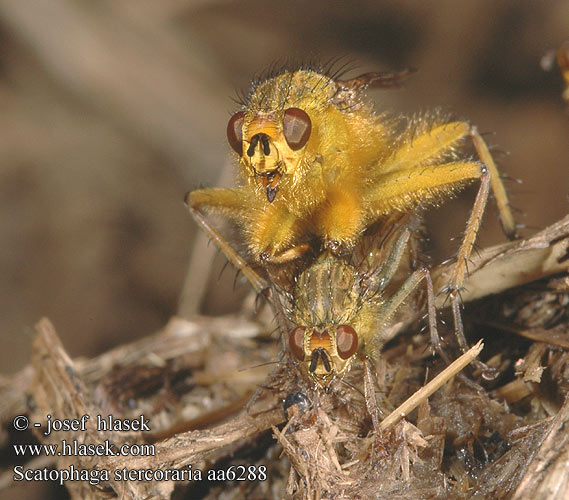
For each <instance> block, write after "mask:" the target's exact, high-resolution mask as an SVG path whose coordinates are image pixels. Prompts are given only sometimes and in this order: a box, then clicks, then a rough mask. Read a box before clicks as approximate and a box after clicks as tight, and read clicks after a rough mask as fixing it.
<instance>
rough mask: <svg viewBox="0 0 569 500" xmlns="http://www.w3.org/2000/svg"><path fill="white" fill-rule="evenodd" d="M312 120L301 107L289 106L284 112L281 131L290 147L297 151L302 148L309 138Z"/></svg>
mask: <svg viewBox="0 0 569 500" xmlns="http://www.w3.org/2000/svg"><path fill="white" fill-rule="evenodd" d="M311 130H312V122H311V121H310V117H309V116H308V115H307V114H306V112H304V111H302V109H298V108H289V109H287V110H286V111H285V113H284V119H283V133H284V136H285V139H286V142H287V144H288V145H289V147H290V149H292V150H293V151H297V150H299V149H300V148H302V147H303V146H304V145H305V144H306V143H307V142H308V139H309V138H310V132H311Z"/></svg>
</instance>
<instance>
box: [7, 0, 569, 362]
mask: <svg viewBox="0 0 569 500" xmlns="http://www.w3.org/2000/svg"><path fill="white" fill-rule="evenodd" d="M566 38H569V2H553V1H552V2H534V1H529V0H527V1H525V0H515V1H510V2H495V1H492V0H484V1H475V2H454V1H451V0H446V1H440V2H420V1H408V2H404V1H401V0H384V1H377V0H373V1H372V0H367V1H354V2H340V1H332V0H322V1H316V0H313V1H300V0H291V1H285V2H267V1H261V0H241V1H233V2H232V1H223V0H220V1H208V0H107V1H103V0H98V1H96V2H94V1H92V0H28V1H26V2H18V1H14V0H0V109H1V113H0V206H1V211H2V217H1V219H0V235H1V237H2V252H1V257H0V266H1V267H0V272H1V276H2V287H1V296H0V304H1V305H0V308H1V309H0V311H1V318H2V325H1V326H2V329H1V335H2V341H3V342H2V346H3V348H2V349H1V352H0V366H1V367H2V372H3V373H10V372H14V371H16V370H17V369H19V368H21V367H22V366H24V364H25V363H26V362H27V360H28V356H29V347H30V340H31V336H32V333H33V325H34V323H35V322H36V321H37V320H38V319H39V318H40V316H42V315H47V316H49V317H50V318H51V319H52V320H53V322H54V324H55V326H56V328H57V329H58V332H59V334H60V335H61V337H62V339H63V341H64V344H65V346H66V347H67V349H68V350H69V352H70V353H71V354H72V355H74V356H76V355H94V354H97V353H100V352H102V351H104V350H106V349H107V348H109V347H110V346H113V345H116V344H118V343H120V342H125V341H129V340H133V339H136V338H140V337H142V336H144V335H146V334H148V333H150V332H152V331H154V330H155V329H157V328H159V327H160V326H161V325H163V324H164V323H165V322H166V321H167V319H168V318H169V316H170V315H172V314H175V313H176V311H177V309H178V303H179V297H180V296H181V293H182V289H183V286H184V281H185V276H186V273H187V271H188V268H189V263H190V260H191V255H192V252H191V250H192V245H193V239H194V237H195V236H196V234H197V229H196V226H195V224H194V223H193V221H192V220H191V218H190V217H189V216H188V214H187V212H186V210H185V207H184V204H183V196H184V193H185V192H186V191H188V190H190V189H194V188H196V187H199V186H201V185H219V184H220V183H222V182H223V183H225V184H229V183H231V176H232V166H231V165H230V164H229V161H228V159H229V147H228V146H227V144H226V140H225V127H226V123H227V120H228V118H229V117H230V115H231V112H232V111H234V110H235V104H234V103H233V102H232V100H231V98H232V97H235V96H236V91H237V90H244V89H246V88H247V85H248V82H249V80H250V79H251V77H252V76H254V75H255V74H256V73H259V72H260V71H262V70H263V69H264V68H266V67H267V66H268V65H270V64H271V63H273V62H274V61H279V60H281V61H282V60H288V59H292V60H305V59H314V58H315V57H316V58H320V59H322V60H328V59H330V58H332V57H335V56H346V60H353V61H355V62H356V63H357V64H358V65H359V72H364V71H370V70H388V69H402V68H404V67H409V66H412V67H416V68H418V69H419V72H418V73H417V74H416V75H415V76H414V77H413V78H412V79H410V80H409V81H408V83H407V84H406V86H405V88H404V89H402V90H393V91H391V90H390V91H382V92H379V91H375V92H373V93H371V94H370V95H371V97H372V98H373V99H375V100H376V101H377V107H378V109H390V110H393V111H395V112H401V113H407V114H412V113H415V112H420V111H426V110H429V109H432V108H434V107H438V106H440V107H442V109H444V110H446V111H449V112H452V113H453V114H454V115H455V116H457V117H459V118H466V119H469V120H471V121H472V123H474V124H477V125H478V127H479V129H480V130H481V131H482V132H484V133H488V135H487V136H486V137H487V140H488V141H489V142H490V143H491V144H493V145H496V146H497V147H496V149H495V150H494V152H495V154H496V157H497V159H498V161H499V165H500V167H501V168H502V170H503V171H504V172H506V173H508V174H509V175H510V176H512V177H514V178H518V179H521V180H522V181H523V184H517V183H515V182H509V183H508V187H509V188H510V193H511V194H512V200H513V205H514V206H516V207H517V208H519V209H520V210H521V211H522V212H523V213H524V214H525V215H521V214H518V219H519V222H521V223H523V224H526V225H527V226H530V227H531V228H535V229H537V228H540V227H543V226H544V225H546V224H548V223H551V222H553V221H555V220H556V219H558V218H560V217H561V216H562V215H564V214H566V213H567V212H569V203H568V198H567V195H568V192H569V175H567V167H568V164H569V116H568V115H567V112H566V109H565V106H564V104H563V102H562V101H561V97H560V94H561V78H560V77H559V75H558V74H557V72H556V71H552V72H549V73H547V72H544V71H543V70H542V69H541V67H540V60H541V58H542V56H543V55H544V54H545V53H546V52H547V51H548V50H549V49H553V48H555V47H557V46H558V45H559V44H560V43H561V42H562V41H563V40H564V39H566ZM356 74H358V71H357V70H356V71H354V72H352V73H351V75H353V76H355V75H356ZM505 153H508V154H505ZM471 199H472V193H469V194H468V195H466V196H464V197H461V198H460V199H459V200H456V201H453V202H450V203H449V204H448V205H447V206H446V207H445V208H443V209H440V210H436V211H433V212H431V215H430V216H429V221H430V222H429V225H430V227H431V229H432V232H433V242H432V246H433V252H435V253H436V254H437V255H440V256H444V255H445V254H448V252H450V250H449V249H454V248H456V245H457V243H456V242H451V243H450V244H449V240H450V238H451V237H452V236H456V235H457V234H458V232H459V231H460V230H462V229H463V227H464V224H465V220H466V216H467V213H468V208H469V204H470V203H471ZM489 214H490V215H489V216H488V217H487V219H486V225H485V228H484V235H483V237H482V244H491V243H495V242H498V241H500V239H501V238H502V236H501V234H500V230H499V226H498V223H497V222H496V218H495V210H493V209H492V210H490V212H489ZM531 231H532V230H530V229H528V230H526V232H525V234H529V233H530V232H531ZM199 248H200V250H197V251H196V252H194V254H193V255H194V257H193V259H194V264H193V267H192V269H194V270H195V272H196V274H195V280H196V281H192V282H191V286H187V287H186V292H185V296H184V297H185V298H184V300H183V302H184V303H183V310H184V312H185V313H186V314H187V313H188V312H191V311H200V312H205V313H209V314H223V313H227V312H229V311H231V310H235V308H236V307H238V306H236V305H235V297H239V296H240V294H239V293H238V294H234V293H233V291H232V285H233V277H234V273H233V272H231V271H226V272H225V273H224V274H223V276H222V278H221V279H220V280H218V274H219V268H220V266H221V263H222V262H223V259H221V258H219V257H218V258H217V264H216V266H215V267H216V268H215V269H214V270H213V271H211V273H209V276H210V279H209V281H208V285H207V293H205V296H204V298H203V300H202V299H200V298H199V297H200V295H199V292H200V289H201V288H202V285H201V284H199V283H198V282H199V279H201V278H200V276H198V274H197V271H198V270H199V271H202V273H201V274H202V275H203V274H204V272H203V271H204V270H206V269H207V266H206V262H207V257H206V256H205V255H204V254H203V253H202V250H201V248H202V247H201V246H200V247H199ZM196 262H198V264H197V265H196ZM202 277H203V276H202ZM239 288H240V289H243V290H246V287H244V286H240V287H239ZM194 292H195V294H194ZM241 295H242V293H241Z"/></svg>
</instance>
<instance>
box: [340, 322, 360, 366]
mask: <svg viewBox="0 0 569 500" xmlns="http://www.w3.org/2000/svg"><path fill="white" fill-rule="evenodd" d="M336 348H337V349H338V356H340V357H341V358H342V359H348V358H349V357H350V356H352V355H353V354H354V353H355V352H356V350H357V349H358V334H357V333H356V331H355V330H354V329H353V328H352V327H351V326H348V325H340V326H339V327H338V328H337V329H336Z"/></svg>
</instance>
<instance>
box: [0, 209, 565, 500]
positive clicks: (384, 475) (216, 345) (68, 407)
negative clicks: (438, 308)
mask: <svg viewBox="0 0 569 500" xmlns="http://www.w3.org/2000/svg"><path fill="white" fill-rule="evenodd" d="M567 226H568V219H565V220H563V221H561V222H560V223H558V224H556V225H553V226H551V227H550V228H548V229H546V230H544V231H542V232H541V233H538V235H536V236H534V237H532V238H529V239H528V240H524V241H520V242H515V243H510V244H508V245H503V246H500V247H495V248H492V249H487V250H482V251H481V252H479V254H478V255H477V256H475V258H474V260H473V263H472V266H471V275H470V278H469V281H468V282H467V286H468V285H469V284H470V283H475V284H476V286H474V285H473V289H474V288H476V290H477V291H476V293H475V294H473V295H471V296H468V295H466V297H467V299H468V300H469V301H470V302H467V303H466V305H465V314H464V318H465V327H466V331H467V333H468V334H469V336H470V340H471V342H474V341H475V340H476V339H478V338H480V337H484V338H485V339H486V340H485V343H486V347H485V350H484V351H483V353H482V355H483V358H484V361H485V362H486V363H487V364H488V365H489V366H492V367H494V368H496V369H497V372H498V377H497V378H496V379H495V380H493V381H484V380H483V379H482V377H481V374H480V373H478V372H477V371H476V370H472V369H470V368H467V369H466V372H465V373H466V374H467V375H468V378H466V377H464V378H460V376H459V377H456V376H454V374H453V375H450V376H445V378H444V382H443V384H442V386H439V388H438V390H437V391H436V392H434V393H430V394H429V395H428V396H425V395H423V396H421V397H420V398H419V400H418V401H416V402H415V403H413V406H414V407H415V409H412V410H411V409H409V410H404V411H402V410H400V408H399V407H400V405H401V404H402V403H407V402H408V401H410V398H411V396H413V395H414V394H416V392H417V391H419V390H421V389H422V388H424V387H429V384H428V382H430V381H433V380H435V379H436V378H437V377H436V376H437V374H440V373H441V372H443V373H447V372H446V370H448V367H446V365H445V363H444V362H442V361H441V360H440V359H438V358H437V357H433V355H432V348H431V344H430V336H429V334H428V333H417V331H418V330H417V328H416V326H417V322H416V321H414V320H410V321H408V322H407V323H408V324H410V325H411V327H410V328H408V330H407V332H406V333H405V332H404V333H402V334H401V335H399V336H397V337H395V338H394V339H392V340H391V341H390V342H389V343H388V344H386V346H385V348H384V349H383V350H382V354H381V356H380V358H379V361H378V363H377V364H376V366H373V367H372V366H367V367H366V365H365V363H363V362H362V361H361V360H359V359H357V360H355V361H354V366H353V368H352V369H351V370H350V371H349V373H347V374H346V375H345V377H343V378H338V379H337V380H336V381H335V382H334V383H333V384H331V385H330V386H329V387H328V388H327V389H324V388H322V387H319V386H317V385H315V384H314V382H313V381H311V380H310V379H309V378H308V379H307V378H306V377H304V376H303V373H302V371H300V370H298V368H297V367H296V366H295V365H294V363H293V362H292V361H291V360H289V359H288V357H287V356H283V355H282V354H280V348H281V346H280V343H279V342H276V341H275V339H274V338H271V337H270V336H268V335H267V331H269V330H270V329H272V328H273V327H274V326H271V327H268V328H262V327H260V326H259V324H258V323H254V322H251V321H248V320H244V319H239V318H236V317H228V318H217V319H215V318H195V319H194V320H192V321H183V320H180V319H173V320H172V321H171V322H170V323H169V324H168V325H167V326H166V328H165V329H164V330H163V331H161V332H159V333H158V334H156V335H154V336H151V337H149V338H146V339H143V340H141V341H138V342H135V343H133V344H130V345H126V346H121V347H118V348H115V349H113V350H111V351H109V352H107V353H105V354H102V355H101V356H99V357H97V358H93V359H90V360H85V359H77V360H72V359H70V357H69V356H68V355H67V353H66V352H65V350H64V348H63V346H62V345H61V343H60V342H59V340H58V337H57V335H56V333H55V330H54V328H53V326H51V324H50V323H49V322H48V321H47V320H42V321H41V322H40V323H39V325H38V335H37V338H36V340H35V342H34V346H33V360H32V365H31V366H30V367H28V368H26V369H24V370H22V372H21V373H20V374H18V375H17V376H16V377H13V378H11V379H4V380H2V385H1V391H2V398H1V401H2V403H1V406H0V415H1V417H2V421H3V423H4V424H5V426H4V427H5V429H6V430H7V431H8V432H7V433H6V434H4V436H3V443H4V448H5V450H8V449H9V450H10V453H8V452H6V453H5V455H6V456H10V457H11V460H12V461H13V460H14V458H13V457H14V454H13V450H12V448H11V442H10V440H12V441H14V439H20V440H21V439H22V438H21V436H22V434H21V433H20V434H18V433H16V435H15V433H14V431H13V430H12V429H13V420H14V417H15V416H16V415H26V416H27V418H28V419H29V421H30V422H38V423H41V424H42V427H41V428H38V429H34V430H35V439H37V440H39V441H40V443H41V444H46V445H53V444H57V445H59V446H61V444H62V441H63V440H64V439H65V440H66V442H67V443H76V444H75V446H78V447H81V446H87V445H89V444H101V443H108V446H109V447H110V448H109V449H111V450H113V451H117V450H119V449H120V447H121V446H123V445H125V444H127V445H131V446H132V445H136V446H138V447H139V448H137V449H138V450H139V451H140V453H138V456H110V454H106V455H105V456H88V455H80V454H75V455H69V456H53V457H51V456H50V457H47V456H42V457H40V458H35V459H32V460H31V461H28V462H25V463H22V465H23V469H25V470H30V469H34V470H39V471H42V470H44V468H46V469H45V470H48V471H49V470H56V471H62V470H66V471H69V470H71V469H72V468H74V469H75V470H76V471H95V472H90V474H92V476H91V480H85V481H66V482H65V486H66V487H67V490H68V491H69V493H70V494H71V496H72V498H86V499H99V498H114V497H121V498H134V499H139V498H140V499H142V498H177V499H182V498H208V499H210V498H211V499H213V498H231V499H238V498H253V499H257V498H258V499H281V498H294V499H319V498H337V499H340V498H358V499H367V498H370V499H371V498H373V499H375V498H406V499H422V498H465V499H467V498H476V499H495V498H516V499H521V498H534V497H535V498H539V499H553V498H563V495H565V494H566V491H567V481H568V479H567V478H568V477H569V467H568V466H567V449H568V446H567V443H566V442H565V441H566V435H567V429H566V426H567V421H568V419H567V414H568V413H567V412H568V410H567V408H568V404H569V403H567V394H568V392H569V351H568V350H567V343H568V337H569V335H568V332H567V330H568V323H569V317H568V316H569V315H568V314H567V303H568V301H569V299H568V297H569V290H568V288H569V287H568V282H567V275H566V273H565V274H564V273H563V270H564V269H567V263H568V259H567V258H566V256H567V244H568V242H567V239H566V238H565V236H566V235H567V233H568V232H569V231H568V230H567ZM451 265H452V264H449V265H446V266H451ZM502 266H505V267H504V268H502ZM524 266H525V269H531V272H530V273H529V274H528V275H523V273H522V272H518V273H517V277H516V279H515V280H514V284H515V285H517V286H516V287H514V288H509V289H508V290H507V291H504V290H502V287H505V288H508V286H511V283H512V281H511V280H510V278H511V277H512V273H510V270H512V269H516V268H519V269H518V270H521V269H522V268H524ZM488 269H491V270H492V273H489V272H488ZM447 270H448V267H445V266H442V267H441V268H439V269H436V270H435V271H434V275H435V277H436V280H437V281H436V283H439V284H440V283H443V282H444V275H445V274H444V273H445V272H447ZM491 274H493V276H494V278H493V279H489V277H490V276H491ZM502 277H504V280H506V283H507V285H505V286H504V284H503V283H502ZM536 278H537V281H535V279H536ZM468 293H469V292H468V290H467V291H465V294H468ZM491 293H497V294H495V295H489V294H491ZM475 297H478V299H477V300H471V299H474V298H475ZM408 314H410V315H411V314H415V315H417V311H411V310H410V311H409V313H408ZM441 330H444V328H442V329H441ZM448 330H449V331H448V332H444V331H442V334H443V338H444V340H445V341H447V349H448V351H449V353H452V352H453V345H452V343H451V341H452V339H453V335H452V331H451V328H450V327H449V328H448ZM368 365H369V363H368ZM17 389H19V390H17ZM411 399H412V398H411ZM247 402H249V403H247ZM417 404H418V407H416V405H417ZM401 412H403V413H404V414H405V415H404V418H401V417H402V415H401V414H400V413H401ZM109 414H110V415H112V416H113V418H115V419H116V420H119V421H121V422H128V421H131V422H134V421H137V419H138V420H140V416H141V415H144V418H148V419H149V422H150V428H151V429H150V431H144V430H138V429H130V430H125V429H124V428H123V429H117V428H115V427H113V426H110V425H107V428H106V429H105V428H101V427H100V426H99V428H98V427H97V426H96V425H95V423H96V422H97V415H101V416H103V417H104V418H108V417H107V416H108V415H109ZM47 415H51V421H52V422H54V421H55V420H56V419H57V418H68V419H75V420H76V421H77V422H81V419H82V418H85V417H84V415H88V416H89V419H88V424H87V425H86V427H85V430H81V429H79V430H73V429H67V430H61V431H57V432H56V431H54V432H51V433H49V435H45V431H46V427H45V425H46V416H47ZM395 417H397V418H395ZM391 418H394V420H393V421H391V420H390V419H391ZM105 422H108V420H105ZM387 422H391V423H389V425H388V424H387ZM28 437H30V438H31V436H28ZM36 442H37V441H36ZM143 446H152V447H153V448H147V449H144V448H142V447H143ZM143 450H147V451H151V452H150V453H142V451H143ZM5 463H6V462H5ZM14 466H15V464H11V465H10V466H9V467H8V468H7V469H6V470H5V471H4V472H3V474H2V476H1V477H0V486H1V487H3V488H6V487H9V486H14V481H13V478H14ZM23 469H22V470H23ZM125 470H127V471H134V472H131V473H132V474H133V476H132V478H131V479H130V480H125V476H124V475H123V474H125V473H126V472H123V471H125ZM102 471H110V472H114V471H119V475H118V476H117V475H113V474H110V475H109V477H108V478H105V477H104V476H103V472H102ZM145 471H150V472H149V474H151V476H144V475H145V474H146V472H145ZM152 474H157V475H156V476H152ZM208 474H213V476H208ZM239 476H241V477H243V478H245V480H244V481H239V480H237V478H238V477H239ZM135 478H141V479H152V480H141V481H139V480H134V479H135ZM154 479H156V480H154ZM158 479H169V480H158ZM16 486H18V484H17V485H16ZM19 486H20V487H21V483H20V484H19Z"/></svg>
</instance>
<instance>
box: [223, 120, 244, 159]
mask: <svg viewBox="0 0 569 500" xmlns="http://www.w3.org/2000/svg"><path fill="white" fill-rule="evenodd" d="M243 116H245V113H244V112H243V111H239V113H235V114H234V115H233V116H232V117H231V118H230V119H229V123H228V124H227V140H228V141H229V145H230V146H231V147H232V148H233V150H234V151H235V152H236V153H237V154H238V155H239V156H241V155H242V154H243Z"/></svg>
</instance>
